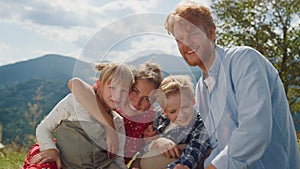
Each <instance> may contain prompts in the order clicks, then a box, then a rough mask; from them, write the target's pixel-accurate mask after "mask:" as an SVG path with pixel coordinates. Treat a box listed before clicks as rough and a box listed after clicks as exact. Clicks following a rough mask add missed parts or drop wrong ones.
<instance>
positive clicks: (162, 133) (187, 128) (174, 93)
mask: <svg viewBox="0 0 300 169" xmlns="http://www.w3.org/2000/svg"><path fill="white" fill-rule="evenodd" d="M159 89H160V90H159V91H160V92H159V93H157V94H156V96H155V98H156V101H157V102H158V103H159V104H160V107H161V108H162V113H161V114H160V115H159V116H158V117H157V118H156V119H155V121H154V123H153V129H154V130H156V131H157V133H158V135H157V136H156V138H155V139H154V140H153V141H152V142H151V143H150V144H147V145H146V146H145V147H144V148H143V150H142V151H141V154H142V157H141V160H140V163H139V162H136V163H139V165H140V166H138V165H136V163H135V164H134V166H137V167H140V168H142V169H147V168H174V167H175V166H176V165H182V166H186V167H188V168H197V167H202V166H201V165H203V164H200V165H199V163H200V161H201V160H202V159H204V157H205V155H206V154H207V151H208V150H209V137H208V134H207V131H206V129H205V127H204V124H203V122H202V120H201V117H200V115H199V114H198V113H196V112H195V111H194V104H195V99H194V89H193V84H192V82H191V79H190V78H189V76H187V75H172V76H168V77H166V78H165V79H164V80H163V81H162V83H161V86H160V87H159ZM179 145H183V146H184V148H183V150H182V152H181V154H180V151H181V148H180V146H179ZM161 154H164V155H165V156H167V157H169V159H167V158H165V157H163V156H162V155H161ZM170 157H172V158H173V159H170ZM174 157H175V158H176V157H179V158H177V159H175V158H174Z"/></svg>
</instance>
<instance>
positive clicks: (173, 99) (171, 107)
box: [164, 93, 194, 126]
mask: <svg viewBox="0 0 300 169" xmlns="http://www.w3.org/2000/svg"><path fill="white" fill-rule="evenodd" d="M193 106H194V100H191V98H190V97H187V96H186V95H184V94H183V95H181V94H180V93H176V94H173V95H169V96H168V97H167V101H166V105H165V108H164V114H165V115H167V117H168V118H169V119H170V121H171V122H173V123H176V124H178V125H180V126H187V125H188V124H189V123H190V121H191V120H192V118H193V117H194V107H193Z"/></svg>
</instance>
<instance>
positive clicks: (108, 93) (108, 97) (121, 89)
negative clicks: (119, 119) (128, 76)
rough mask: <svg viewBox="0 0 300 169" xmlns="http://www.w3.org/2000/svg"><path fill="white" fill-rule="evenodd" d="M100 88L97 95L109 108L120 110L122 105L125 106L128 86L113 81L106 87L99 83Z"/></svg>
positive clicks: (105, 84) (106, 84)
mask: <svg viewBox="0 0 300 169" xmlns="http://www.w3.org/2000/svg"><path fill="white" fill-rule="evenodd" d="M97 84H98V86H99V88H98V89H97V95H98V97H99V98H100V100H101V102H103V103H104V104H105V105H106V106H107V107H109V108H111V109H119V107H120V106H121V104H124V103H125V102H126V100H127V98H128V93H129V90H128V86H126V85H122V84H121V83H116V82H114V81H113V80H109V81H108V82H107V83H104V85H103V84H102V85H101V84H100V81H97Z"/></svg>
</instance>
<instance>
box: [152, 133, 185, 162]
mask: <svg viewBox="0 0 300 169" xmlns="http://www.w3.org/2000/svg"><path fill="white" fill-rule="evenodd" d="M155 147H157V148H158V149H159V150H160V152H161V153H163V154H164V155H165V156H166V157H168V158H178V157H179V156H180V150H179V147H177V146H176V144H175V143H174V142H173V141H172V140H170V139H167V138H163V137H162V138H159V139H157V140H156V141H155V143H154V145H153V148H155Z"/></svg>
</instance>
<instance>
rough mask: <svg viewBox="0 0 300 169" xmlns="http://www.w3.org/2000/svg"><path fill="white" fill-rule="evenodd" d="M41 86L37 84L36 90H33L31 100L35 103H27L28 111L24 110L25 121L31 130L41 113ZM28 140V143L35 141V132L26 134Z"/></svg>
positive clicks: (33, 129)
mask: <svg viewBox="0 0 300 169" xmlns="http://www.w3.org/2000/svg"><path fill="white" fill-rule="evenodd" d="M42 88H43V85H41V86H39V87H38V88H37V89H36V91H35V95H34V96H33V101H34V102H35V103H31V102H29V103H28V108H29V110H28V112H26V113H25V114H24V115H25V120H27V123H28V124H29V125H30V127H31V130H32V131H35V128H36V126H37V124H38V120H39V117H40V116H41V115H42V112H43V109H42V105H41V102H42V100H43V96H42V91H41V90H42ZM27 137H28V142H29V144H32V143H34V142H35V140H36V139H35V134H28V135H27Z"/></svg>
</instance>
